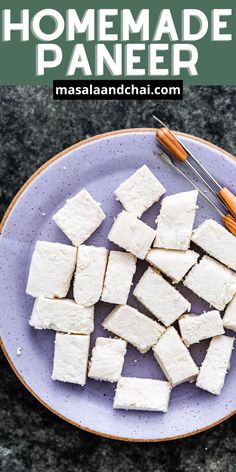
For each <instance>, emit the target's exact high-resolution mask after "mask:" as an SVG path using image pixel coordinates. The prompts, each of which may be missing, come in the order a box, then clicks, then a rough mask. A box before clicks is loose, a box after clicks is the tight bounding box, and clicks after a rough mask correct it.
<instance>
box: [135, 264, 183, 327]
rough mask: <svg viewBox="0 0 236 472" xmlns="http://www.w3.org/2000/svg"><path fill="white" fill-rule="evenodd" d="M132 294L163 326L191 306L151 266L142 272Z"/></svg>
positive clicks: (169, 323) (168, 324)
mask: <svg viewBox="0 0 236 472" xmlns="http://www.w3.org/2000/svg"><path fill="white" fill-rule="evenodd" d="M133 294H134V296H135V297H136V298H137V300H138V301H139V302H141V303H142V304H143V305H144V306H145V307H146V308H147V309H148V310H149V311H150V312H151V313H152V314H153V315H154V316H156V318H158V320H160V321H161V322H162V323H163V324H164V325H165V326H170V325H171V324H172V323H174V321H175V320H177V318H179V316H180V315H182V314H183V313H185V311H189V310H190V307H191V305H190V303H189V302H188V300H186V299H185V298H184V297H183V296H182V295H181V294H180V293H179V292H178V291H177V290H176V289H175V288H174V287H173V286H172V285H171V284H169V283H168V282H167V281H166V280H165V279H163V277H162V276H161V275H160V274H159V273H158V272H157V271H156V270H155V269H152V268H151V267H148V269H147V270H146V272H144V274H143V276H142V277H141V279H140V280H139V282H138V284H137V285H136V287H135V289H134V292H133Z"/></svg>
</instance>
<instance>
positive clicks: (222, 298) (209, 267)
mask: <svg viewBox="0 0 236 472" xmlns="http://www.w3.org/2000/svg"><path fill="white" fill-rule="evenodd" d="M184 285H185V286H186V287H188V288H189V289H190V290H192V291H193V292H194V293H196V294H197V295H198V296H199V297H201V298H203V300H206V301H207V302H208V303H209V304H210V305H212V306H214V307H215V308H216V309H217V310H223V309H224V307H225V306H226V305H227V303H229V302H230V300H231V299H232V298H233V295H234V294H235V293H236V275H235V274H234V273H233V272H232V271H231V270H230V269H228V268H227V267H225V266H224V265H222V264H221V263H220V262H218V261H215V259H212V258H211V257H209V256H204V257H203V258H202V259H201V260H200V262H199V264H196V265H195V266H194V267H193V268H192V269H191V270H190V272H189V273H188V275H187V277H186V278H185V280H184Z"/></svg>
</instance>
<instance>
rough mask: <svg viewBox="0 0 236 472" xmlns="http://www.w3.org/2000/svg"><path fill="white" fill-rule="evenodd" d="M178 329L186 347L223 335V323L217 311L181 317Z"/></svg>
mask: <svg viewBox="0 0 236 472" xmlns="http://www.w3.org/2000/svg"><path fill="white" fill-rule="evenodd" d="M179 327H180V332H181V336H182V339H183V341H184V343H185V344H186V346H190V345H191V344H194V343H199V341H202V339H208V338H212V337H213V336H218V335H220V334H224V327H223V321H222V319H221V316H220V313H219V311H217V310H212V311H208V312H207V313H203V314H202V315H193V314H189V315H183V316H181V318H180V319H179Z"/></svg>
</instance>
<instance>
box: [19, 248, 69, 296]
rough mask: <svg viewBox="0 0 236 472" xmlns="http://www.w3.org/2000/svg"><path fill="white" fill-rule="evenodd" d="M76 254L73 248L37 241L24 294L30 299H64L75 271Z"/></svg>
mask: <svg viewBox="0 0 236 472" xmlns="http://www.w3.org/2000/svg"><path fill="white" fill-rule="evenodd" d="M76 254H77V249H76V248H75V247H72V246H68V245H66V244H60V243H51V242H48V241H37V243H36V246H35V250H34V253H33V256H32V260H31V265H30V271H29V277H28V283H27V287H26V293H28V295H32V297H47V298H54V297H57V298H63V297H65V296H66V295H67V293H68V290H69V287H70V282H71V279H72V275H73V272H74V270H75V264H76Z"/></svg>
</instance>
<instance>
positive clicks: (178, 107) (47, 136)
mask: <svg viewBox="0 0 236 472" xmlns="http://www.w3.org/2000/svg"><path fill="white" fill-rule="evenodd" d="M154 112H155V113H156V114H157V115H159V116H160V117H161V118H162V120H163V121H164V122H167V123H169V125H170V126H171V127H172V129H176V130H182V131H185V132H188V133H191V134H193V135H196V136H201V137H202V138H205V139H207V140H209V141H211V142H212V143H214V144H217V145H219V146H221V147H223V148H225V149H226V150H227V151H229V152H232V153H234V154H235V153H236V131H235V129H236V88H235V87H195V88H194V87H192V88H191V87H188V88H185V93H184V100H183V102H171V101H154V102H151V101H147V100H144V101H143V100H139V101H136V100H133V101H124V100H121V101H115V100H114V101H112V100H111V101H105V100H104V101H77V102H72V101H61V102H59V101H53V100H52V92H51V90H50V89H49V88H47V87H1V88H0V148H1V157H0V218H1V217H2V216H3V214H4V212H5V210H6V208H7V206H8V205H9V203H10V201H11V199H12V197H13V195H14V194H15V193H16V192H17V190H18V189H19V188H20V187H21V185H22V184H23V183H24V182H25V181H26V179H27V178H28V177H29V176H30V175H31V174H32V173H33V172H34V171H35V170H36V169H37V168H38V167H39V166H40V165H42V164H43V163H44V162H46V161H47V160H48V159H49V158H50V157H51V156H53V155H54V154H56V153H57V152H59V151H60V150H62V149H64V148H66V147H68V146H70V145H72V144H73V143H75V142H77V141H79V140H81V139H84V138H87V137H89V136H94V135H96V134H99V133H103V132H105V131H112V130H114V129H118V128H130V127H152V126H154V123H153V120H152V118H151V115H152V113H154ZM1 379H2V381H1V386H0V399H1V407H0V470H1V471H2V472H23V471H24V472H25V471H27V472H28V471H32V472H44V471H47V472H56V471H57V472H64V471H69V472H75V471H79V472H95V471H96V472H121V471H122V472H169V471H171V472H173V471H174V472H181V471H186V472H190V471H191V472H197V471H200V470H201V471H204V472H211V471H212V472H215V471H219V472H235V471H236V465H235V462H236V461H235V453H236V434H235V425H236V420H235V418H231V419H230V420H228V421H226V422H224V423H222V424H221V425H219V426H217V427H216V428H214V429H213V430H209V431H206V432H204V433H201V434H199V435H197V436H194V437H190V438H186V439H181V440H177V441H173V442H167V443H157V444H135V443H132V444H130V443H122V442H118V441H112V440H109V439H103V438H100V437H96V436H94V435H92V434H89V433H86V432H83V431H80V430H78V429H76V428H75V427H73V426H71V425H69V424H67V423H65V422H63V421H62V420H60V419H59V418H57V417H56V416H54V415H53V414H52V413H50V412H49V411H47V410H46V409H45V408H44V407H43V406H42V405H40V404H39V403H38V402H37V401H36V400H35V399H34V398H33V397H32V396H31V395H30V394H29V393H28V391H27V390H26V389H25V388H24V387H23V386H22V385H21V383H20V382H19V380H18V379H17V378H16V377H15V375H14V374H13V372H12V370H11V368H10V366H9V365H8V363H7V361H6V360H5V358H4V356H3V354H1Z"/></svg>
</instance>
